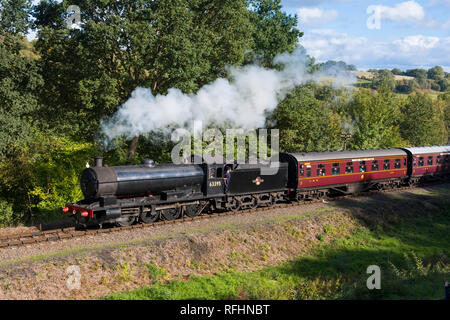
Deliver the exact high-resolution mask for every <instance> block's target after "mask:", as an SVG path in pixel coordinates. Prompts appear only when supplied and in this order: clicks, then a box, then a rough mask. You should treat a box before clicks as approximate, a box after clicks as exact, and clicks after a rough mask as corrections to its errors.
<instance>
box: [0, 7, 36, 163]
mask: <svg viewBox="0 0 450 320" xmlns="http://www.w3.org/2000/svg"><path fill="white" fill-rule="evenodd" d="M27 3H28V1H9V0H8V1H4V2H2V4H1V6H0V17H1V18H2V20H0V160H2V158H4V157H8V156H12V155H13V154H14V152H15V151H14V150H15V149H17V148H21V146H23V145H24V144H26V143H27V141H30V132H31V131H32V130H34V128H35V127H36V126H35V125H34V124H33V120H32V119H33V116H34V115H35V114H36V113H37V110H38V109H39V107H40V105H39V102H38V96H39V93H40V90H41V89H42V85H43V81H42V77H41V76H40V69H39V67H38V65H37V63H36V61H35V60H33V59H28V58H26V57H24V55H23V54H22V53H21V51H22V50H23V48H24V41H26V40H24V37H23V35H22V34H21V32H24V31H26V30H27V25H28V18H27V9H28V7H27Z"/></svg>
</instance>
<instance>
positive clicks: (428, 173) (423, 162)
mask: <svg viewBox="0 0 450 320" xmlns="http://www.w3.org/2000/svg"><path fill="white" fill-rule="evenodd" d="M402 149H403V150H405V151H406V152H407V153H408V163H412V166H410V168H409V170H408V176H410V180H409V181H410V183H411V184H415V183H417V182H419V180H421V179H431V178H436V179H440V178H445V177H448V176H449V175H450V146H432V147H410V148H402Z"/></svg>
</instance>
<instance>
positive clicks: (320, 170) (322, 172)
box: [317, 164, 326, 177]
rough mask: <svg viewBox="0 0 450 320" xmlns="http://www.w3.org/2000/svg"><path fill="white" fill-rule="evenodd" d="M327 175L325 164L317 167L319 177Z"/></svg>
mask: <svg viewBox="0 0 450 320" xmlns="http://www.w3.org/2000/svg"><path fill="white" fill-rule="evenodd" d="M325 173H326V171H325V165H324V164H318V165H317V176H319V177H320V176H322V177H323V176H324V175H325Z"/></svg>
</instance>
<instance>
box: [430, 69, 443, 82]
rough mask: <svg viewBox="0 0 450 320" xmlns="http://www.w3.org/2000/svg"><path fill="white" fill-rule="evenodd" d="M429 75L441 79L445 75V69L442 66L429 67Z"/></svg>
mask: <svg viewBox="0 0 450 320" xmlns="http://www.w3.org/2000/svg"><path fill="white" fill-rule="evenodd" d="M427 76H428V79H431V80H440V79H442V78H443V77H444V69H443V68H442V67H441V66H435V67H433V68H430V69H428V72H427Z"/></svg>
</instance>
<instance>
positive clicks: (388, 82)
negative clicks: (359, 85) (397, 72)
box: [372, 69, 396, 90]
mask: <svg viewBox="0 0 450 320" xmlns="http://www.w3.org/2000/svg"><path fill="white" fill-rule="evenodd" d="M382 85H384V86H386V87H387V88H388V89H389V90H394V89H395V85H396V83H395V78H394V75H393V74H392V72H391V71H389V70H387V69H381V70H377V71H376V72H375V73H374V76H373V80H372V88H373V89H378V88H380V87H381V86H382Z"/></svg>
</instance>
